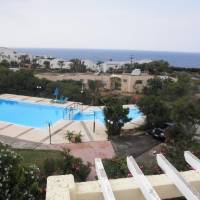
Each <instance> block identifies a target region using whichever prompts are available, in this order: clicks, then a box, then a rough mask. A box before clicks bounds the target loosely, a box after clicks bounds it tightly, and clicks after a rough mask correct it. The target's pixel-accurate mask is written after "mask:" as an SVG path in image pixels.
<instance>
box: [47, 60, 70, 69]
mask: <svg viewBox="0 0 200 200" xmlns="http://www.w3.org/2000/svg"><path fill="white" fill-rule="evenodd" d="M71 64H72V62H70V61H64V60H62V59H58V58H55V59H53V60H51V62H50V68H51V69H71Z"/></svg>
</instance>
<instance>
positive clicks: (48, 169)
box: [43, 150, 91, 181]
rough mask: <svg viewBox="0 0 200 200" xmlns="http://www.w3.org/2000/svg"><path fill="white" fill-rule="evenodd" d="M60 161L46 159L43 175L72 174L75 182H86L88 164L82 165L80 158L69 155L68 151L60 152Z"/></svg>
mask: <svg viewBox="0 0 200 200" xmlns="http://www.w3.org/2000/svg"><path fill="white" fill-rule="evenodd" d="M61 154H62V156H63V157H62V158H61V159H46V160H45V161H44V167H43V169H44V174H45V176H51V175H55V174H72V175H73V176H74V179H75V181H86V179H87V177H88V175H89V173H90V165H91V164H90V163H87V164H84V163H83V161H82V160H81V159H80V158H76V157H74V156H73V155H70V151H69V150H64V151H63V152H61Z"/></svg>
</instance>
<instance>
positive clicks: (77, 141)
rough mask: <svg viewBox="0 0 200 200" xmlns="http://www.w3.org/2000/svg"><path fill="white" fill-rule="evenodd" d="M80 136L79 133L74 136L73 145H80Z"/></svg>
mask: <svg viewBox="0 0 200 200" xmlns="http://www.w3.org/2000/svg"><path fill="white" fill-rule="evenodd" d="M81 138H82V135H81V132H79V133H78V135H75V137H74V139H75V143H81V142H82V139H81Z"/></svg>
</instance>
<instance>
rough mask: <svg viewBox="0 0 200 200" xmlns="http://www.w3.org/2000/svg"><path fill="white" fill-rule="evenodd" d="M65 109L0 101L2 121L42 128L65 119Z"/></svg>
mask: <svg viewBox="0 0 200 200" xmlns="http://www.w3.org/2000/svg"><path fill="white" fill-rule="evenodd" d="M66 112H68V111H67V110H66V109H65V108H62V107H58V106H49V105H42V104H36V103H25V102H21V101H14V100H6V99H0V121H5V122H10V123H12V124H18V125H24V126H31V127H34V128H42V127H45V126H47V124H48V123H51V124H53V123H55V122H57V121H59V120H61V119H63V118H64V114H66Z"/></svg>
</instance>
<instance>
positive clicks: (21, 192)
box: [0, 144, 40, 200]
mask: <svg viewBox="0 0 200 200" xmlns="http://www.w3.org/2000/svg"><path fill="white" fill-rule="evenodd" d="M39 172H40V171H39V168H37V167H36V166H30V167H24V166H23V165H22V157H21V156H19V155H18V154H17V153H15V152H14V151H12V150H11V149H9V148H8V147H7V146H3V145H2V144H0V199H20V200H27V199H30V200H34V199H37V197H38V195H39Z"/></svg>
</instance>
